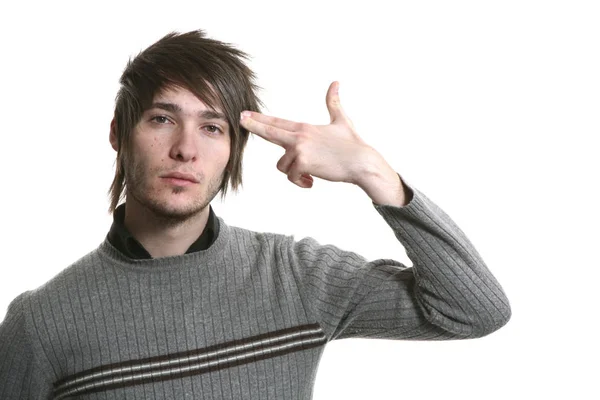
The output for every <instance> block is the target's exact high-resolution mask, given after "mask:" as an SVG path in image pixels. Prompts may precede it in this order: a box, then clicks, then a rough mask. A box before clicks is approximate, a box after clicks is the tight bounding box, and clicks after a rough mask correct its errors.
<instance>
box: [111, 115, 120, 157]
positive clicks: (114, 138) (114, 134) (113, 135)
mask: <svg viewBox="0 0 600 400" xmlns="http://www.w3.org/2000/svg"><path fill="white" fill-rule="evenodd" d="M108 140H109V141H110V145H111V146H112V148H113V149H115V151H119V146H118V141H117V124H116V123H115V119H114V118H113V119H112V121H110V135H109V137H108Z"/></svg>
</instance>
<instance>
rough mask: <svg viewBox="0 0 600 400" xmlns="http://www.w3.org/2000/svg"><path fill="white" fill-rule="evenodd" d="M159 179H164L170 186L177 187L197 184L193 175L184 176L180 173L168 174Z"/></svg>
mask: <svg viewBox="0 0 600 400" xmlns="http://www.w3.org/2000/svg"><path fill="white" fill-rule="evenodd" d="M161 178H163V179H165V180H166V181H167V182H169V183H171V184H174V185H178V186H185V185H193V184H195V183H198V180H197V179H196V178H195V177H194V175H191V174H184V173H182V172H172V173H170V174H167V175H164V176H162V177H161Z"/></svg>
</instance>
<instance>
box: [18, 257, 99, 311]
mask: <svg viewBox="0 0 600 400" xmlns="http://www.w3.org/2000/svg"><path fill="white" fill-rule="evenodd" d="M98 253H99V250H98V248H96V249H94V250H92V251H90V252H88V253H87V254H85V255H83V256H82V257H80V258H79V259H78V260H76V261H74V262H73V263H71V264H70V265H68V266H67V267H66V268H64V269H63V270H61V271H60V272H59V273H58V274H56V275H55V276H54V277H52V278H51V279H50V280H48V281H46V282H45V283H44V284H42V285H41V286H39V287H37V288H36V289H34V290H31V291H29V292H26V293H27V296H28V297H29V299H31V301H33V302H35V303H38V304H39V303H40V302H47V301H49V300H51V299H52V298H54V297H57V296H58V294H59V293H60V292H63V291H64V290H65V289H66V288H67V287H73V286H76V285H79V284H82V282H83V280H84V279H85V277H86V276H87V275H89V274H90V273H93V270H94V268H97V266H98V265H99V264H100V263H101V259H100V257H99V255H98Z"/></svg>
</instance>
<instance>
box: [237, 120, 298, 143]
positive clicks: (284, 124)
mask: <svg viewBox="0 0 600 400" xmlns="http://www.w3.org/2000/svg"><path fill="white" fill-rule="evenodd" d="M240 124H241V125H242V126H243V127H244V128H246V129H248V130H249V131H250V132H252V133H254V134H256V135H258V136H260V137H262V138H263V139H265V140H268V141H269V142H271V143H275V144H276V145H279V146H281V147H283V148H285V147H286V146H289V145H290V144H292V142H293V130H294V129H295V127H296V126H297V125H298V123H297V122H293V121H288V120H285V119H282V118H276V117H270V116H267V115H263V114H261V113H256V112H250V111H244V112H242V115H241V118H240Z"/></svg>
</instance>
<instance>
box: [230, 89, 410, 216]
mask: <svg viewBox="0 0 600 400" xmlns="http://www.w3.org/2000/svg"><path fill="white" fill-rule="evenodd" d="M338 89H339V83H338V82H333V83H332V84H331V85H330V86H329V89H328V90H327V96H326V99H325V100H326V103H327V109H328V111H329V116H330V117H331V123H330V124H329V125H311V124H306V123H300V122H293V121H288V120H285V119H281V118H276V117H271V116H267V115H263V114H260V113H256V112H250V111H244V112H242V115H241V122H240V123H241V124H242V126H243V127H244V128H246V129H248V131H250V132H252V133H254V134H256V135H258V136H260V137H262V138H263V139H266V140H268V141H269V142H272V143H275V144H277V145H279V146H281V147H283V148H284V149H285V154H284V155H283V157H281V158H280V159H279V162H277V169H279V170H280V171H281V172H283V173H284V174H286V175H287V177H288V179H289V180H290V181H291V182H293V183H295V184H296V185H298V186H300V187H302V188H310V187H312V185H313V176H315V177H317V178H321V179H325V180H328V181H332V182H348V183H353V184H356V185H358V186H360V187H361V188H363V190H365V191H366V192H367V194H368V195H369V196H370V197H371V199H372V200H373V201H374V202H376V203H379V204H391V201H390V200H391V199H392V198H393V200H394V201H393V203H395V204H397V205H404V203H405V197H404V191H403V187H402V183H401V181H400V179H399V177H398V174H396V172H395V171H394V170H393V169H392V168H391V167H390V166H389V165H388V164H387V162H386V161H385V160H384V159H383V157H381V155H380V154H379V153H378V152H377V151H375V150H374V149H373V148H372V147H370V146H368V145H367V144H366V143H365V142H364V141H363V140H362V139H361V138H360V136H359V135H358V134H357V133H356V131H355V130H354V126H353V125H352V122H351V121H350V119H349V118H348V117H347V116H346V114H345V113H344V110H343V109H342V106H341V104H340V97H339V94H338ZM398 196H401V197H398ZM380 201H386V202H385V203H383V202H380Z"/></svg>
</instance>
